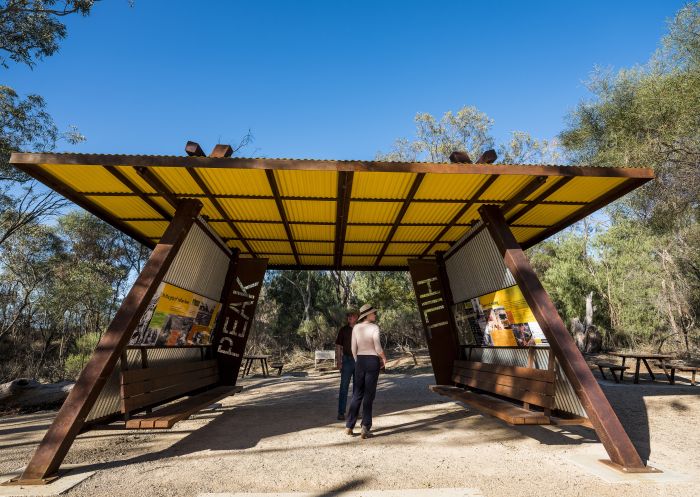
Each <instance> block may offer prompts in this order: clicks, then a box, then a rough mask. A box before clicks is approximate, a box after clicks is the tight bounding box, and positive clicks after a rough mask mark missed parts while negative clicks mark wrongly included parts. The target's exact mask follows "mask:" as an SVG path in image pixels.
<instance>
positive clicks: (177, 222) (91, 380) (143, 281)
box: [17, 200, 202, 484]
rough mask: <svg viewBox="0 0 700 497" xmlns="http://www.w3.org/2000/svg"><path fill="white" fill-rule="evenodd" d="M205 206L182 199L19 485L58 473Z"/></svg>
mask: <svg viewBox="0 0 700 497" xmlns="http://www.w3.org/2000/svg"><path fill="white" fill-rule="evenodd" d="M201 209H202V204H201V202H199V201H198V200H188V201H183V202H181V203H180V205H179V207H178V209H177V211H176V212H175V215H174V217H173V220H172V221H171V223H170V224H169V225H168V228H167V229H166V231H165V234H164V235H163V237H162V239H161V241H160V243H158V245H156V247H155V248H154V250H153V252H152V253H151V256H150V257H149V259H148V261H147V262H146V265H145V266H144V269H143V271H141V273H140V274H139V276H138V278H137V279H136V281H135V283H134V285H133V286H132V288H131V290H130V291H129V293H128V295H127V296H126V297H125V298H124V301H123V302H122V305H121V306H120V307H119V310H118V311H117V313H116V315H115V316H114V319H113V320H112V322H111V323H110V325H109V327H108V328H107V331H106V332H105V334H104V335H103V336H102V339H101V340H100V342H99V344H98V345H97V348H96V349H95V352H94V353H93V355H92V357H91V358H90V360H89V361H88V363H87V365H86V366H85V368H84V369H83V371H82V372H81V373H80V376H79V377H78V380H77V381H76V384H75V386H74V387H73V389H72V390H71V392H70V394H69V395H68V398H67V399H66V401H65V402H64V403H63V406H62V407H61V409H60V411H59V412H58V414H57V416H56V418H55V419H54V421H53V423H52V424H51V426H50V427H49V429H48V431H47V432H46V435H45V436H44V438H43V440H42V441H41V443H40V444H39V447H38V448H37V450H36V452H35V453H34V456H33V457H32V460H31V461H30V462H29V465H28V466H27V468H26V469H25V470H24V473H23V474H22V476H21V478H20V479H19V480H18V481H17V483H18V484H22V483H28V482H40V481H42V480H45V479H46V478H48V477H50V476H52V475H53V474H55V473H56V472H57V471H58V468H59V466H60V464H61V462H62V461H63V459H64V457H65V456H66V453H67V452H68V449H69V448H70V446H71V445H72V443H73V441H74V440H75V437H76V436H77V435H78V433H80V431H81V429H82V428H83V425H84V423H85V418H86V417H87V415H88V414H89V412H90V409H92V406H93V405H94V403H95V400H96V399H97V397H98V395H99V394H100V391H101V390H102V388H103V387H104V385H105V383H106V381H107V379H108V378H109V376H110V374H111V373H112V371H113V369H114V366H115V364H116V362H117V360H118V359H119V358H120V356H121V354H122V352H123V350H125V348H126V345H127V343H128V341H129V338H130V337H131V335H132V333H133V331H134V329H135V328H136V326H137V325H138V323H139V320H140V319H141V316H142V315H143V313H144V312H145V310H146V307H147V306H148V304H149V302H150V301H151V299H152V298H153V295H154V293H155V292H156V289H157V288H158V285H159V284H160V283H161V281H162V280H163V277H164V276H165V274H166V273H167V271H168V268H169V267H170V265H171V263H172V262H173V260H174V259H175V256H176V255H177V253H178V251H179V249H180V247H181V246H182V243H183V242H184V240H185V237H186V236H187V234H188V233H189V231H190V229H191V228H192V226H193V225H194V224H195V221H196V219H197V216H198V215H199V212H200V210H201Z"/></svg>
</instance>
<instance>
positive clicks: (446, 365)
mask: <svg viewBox="0 0 700 497" xmlns="http://www.w3.org/2000/svg"><path fill="white" fill-rule="evenodd" d="M408 268H409V271H410V272H411V281H412V282H413V291H414V292H415V295H416V302H417V303H418V313H419V314H420V318H421V322H422V323H423V331H424V333H425V340H426V342H427V344H428V353H429V354H430V362H431V364H432V366H433V374H434V375H435V382H436V383H437V384H438V385H453V384H454V383H453V381H452V365H453V363H454V361H456V360H457V359H459V353H460V351H459V340H458V338H457V330H456V328H455V326H454V319H453V318H452V310H451V309H450V308H449V306H450V302H449V294H448V285H449V282H448V281H447V280H445V279H444V272H442V271H441V270H440V266H439V264H438V262H437V261H432V260H426V259H409V261H408Z"/></svg>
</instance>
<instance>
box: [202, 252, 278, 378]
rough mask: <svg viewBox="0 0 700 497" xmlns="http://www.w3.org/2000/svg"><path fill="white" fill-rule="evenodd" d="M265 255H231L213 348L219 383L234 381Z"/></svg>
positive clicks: (265, 261) (261, 281) (258, 288)
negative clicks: (245, 256)
mask: <svg viewBox="0 0 700 497" xmlns="http://www.w3.org/2000/svg"><path fill="white" fill-rule="evenodd" d="M266 269H267V259H241V258H239V257H235V258H234V257H232V258H231V265H230V267H229V271H228V274H227V276H226V283H225V284H224V292H225V293H224V295H223V298H222V304H223V309H222V311H221V315H220V317H219V321H218V323H217V325H216V329H215V330H214V340H213V350H214V357H215V358H216V361H217V363H218V366H219V377H220V382H221V384H222V385H235V384H236V380H237V379H238V372H239V371H240V368H241V361H242V360H243V353H244V352H245V346H246V343H247V342H248V335H249V333H250V327H251V325H252V324H253V318H254V317H255V309H256V307H257V305H258V297H259V296H260V289H261V288H262V283H263V278H264V277H265V271H266Z"/></svg>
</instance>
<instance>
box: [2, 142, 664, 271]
mask: <svg viewBox="0 0 700 497" xmlns="http://www.w3.org/2000/svg"><path fill="white" fill-rule="evenodd" d="M11 162H12V163H13V164H16V165H17V166H18V167H20V168H22V170H24V171H26V172H28V173H29V174H31V175H33V176H35V177H36V178H37V179H39V180H40V181H42V182H44V183H45V184H47V185H48V186H49V187H51V188H54V189H56V190H57V191H59V192H61V193H62V194H64V195H65V196H66V197H68V198H70V199H72V200H74V201H75V202H76V203H78V204H79V205H82V206H83V207H85V208H86V209H88V210H90V211H91V212H93V213H94V214H96V215H98V216H99V217H101V218H103V219H105V220H106V221H107V222H110V223H112V224H113V225H115V226H116V227H117V228H119V229H121V230H122V231H124V232H125V233H128V234H129V235H131V236H133V237H134V238H136V239H138V240H141V241H142V242H143V243H145V244H148V245H153V243H154V241H156V240H158V239H159V238H160V237H161V236H162V234H163V232H164V231H165V229H166V227H167V225H168V221H169V219H170V217H171V216H172V214H173V213H174V210H175V209H174V205H175V204H176V203H177V202H178V201H179V199H183V198H188V197H194V198H197V199H198V200H200V201H201V202H202V203H203V209H202V212H201V214H202V216H203V217H204V219H208V220H210V221H211V226H212V228H213V230H214V232H215V233H217V234H218V235H219V236H220V237H221V238H223V239H224V241H225V242H226V243H227V244H228V245H229V246H231V247H235V248H238V249H240V250H241V256H242V257H250V256H256V257H268V258H269V259H270V264H272V265H274V266H278V267H295V266H298V265H302V266H306V265H308V266H311V267H333V266H334V265H335V264H336V261H338V262H340V264H341V266H342V267H359V268H371V267H375V264H376V262H377V259H379V267H381V268H394V267H404V266H405V265H406V260H407V258H409V257H423V256H431V255H433V254H434V253H435V252H436V251H443V250H446V249H447V248H448V247H449V246H450V244H452V243H455V242H457V241H458V240H459V238H460V237H462V236H463V235H464V234H465V233H466V232H467V231H468V230H469V225H471V224H472V223H474V222H475V221H477V220H478V219H479V213H478V209H479V208H480V207H481V206H482V205H484V204H485V203H492V204H497V205H503V204H505V203H509V204H512V208H511V209H510V210H509V212H508V214H507V218H508V219H509V220H510V224H511V229H512V230H513V233H514V235H515V236H516V239H517V240H518V241H519V242H520V243H521V244H523V246H525V247H527V246H529V245H531V244H533V243H536V242H537V241H539V240H541V239H544V238H546V237H547V236H550V235H551V234H553V233H556V232H557V231H559V230H561V229H563V228H564V227H566V226H568V225H569V224H571V223H573V222H575V221H576V220H578V219H579V218H580V217H582V216H583V215H585V214H587V213H590V212H593V211H594V210H596V209H597V208H600V207H602V206H604V205H605V204H607V203H609V202H610V201H612V200H614V199H616V198H618V197H620V196H622V195H624V194H625V193H626V192H627V191H631V190H632V189H634V188H636V187H637V186H639V185H641V184H642V183H644V182H646V181H648V180H649V179H651V178H652V177H653V174H652V172H651V171H650V170H647V169H604V168H600V169H597V168H567V167H562V166H510V165H483V164H476V165H456V164H429V163H391V162H357V161H312V160H287V159H246V158H209V157H163V156H128V155H95V154H90V155H82V154H13V155H12V159H11ZM270 170H272V171H273V173H272V174H268V173H269V171H270ZM342 175H344V176H342ZM152 177H155V178H156V179H157V180H159V181H160V183H159V182H158V181H153V179H152ZM538 177H540V178H541V179H539V180H537V181H539V183H538V182H536V181H534V180H536V179H537V178H538ZM542 179H543V180H545V181H541V180H542ZM198 181H199V182H200V183H201V184H203V186H202V187H201V188H200V186H199V184H198ZM349 182H351V183H352V188H351V189H350V190H349V191H348V192H347V197H345V198H341V197H340V196H339V193H338V185H339V184H341V185H342V184H349ZM486 182H489V186H488V188H486V190H485V191H484V193H483V194H481V195H479V196H478V197H477V196H476V195H477V192H479V191H480V190H481V189H482V187H484V186H485V184H486ZM163 185H164V186H163ZM533 185H535V186H533ZM537 185H539V186H537ZM275 186H276V188H275ZM132 187H133V189H132ZM533 188H534V189H533ZM275 191H277V192H278V193H279V196H278V197H277V198H275V194H274V192H275ZM410 195H413V196H410ZM215 202H218V204H219V205H220V206H221V208H222V209H223V211H224V215H222V213H221V212H219V209H217V208H216V206H215ZM155 206H157V207H155ZM339 212H342V213H345V212H347V219H342V217H341V218H340V219H339V218H338V213H339ZM285 222H286V223H287V226H286V227H285ZM290 235H291V239H290ZM341 241H342V242H343V244H342V246H341V245H339V244H340V242H341ZM336 250H338V251H339V252H338V254H336ZM295 254H296V255H295ZM380 254H383V255H382V257H379V255H380Z"/></svg>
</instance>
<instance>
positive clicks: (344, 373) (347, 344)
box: [335, 311, 357, 420]
mask: <svg viewBox="0 0 700 497" xmlns="http://www.w3.org/2000/svg"><path fill="white" fill-rule="evenodd" d="M345 318H346V319H347V320H348V324H346V325H344V326H342V327H341V328H340V329H339V330H338V337H337V338H336V339H335V367H336V368H337V369H339V370H340V394H339V396H338V419H342V420H344V419H345V407H346V406H347V403H348V389H349V387H350V378H352V376H353V374H354V373H355V359H354V358H353V357H352V327H353V326H355V322H356V321H357V313H356V312H354V311H349V312H348V313H347V314H346V315H345Z"/></svg>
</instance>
